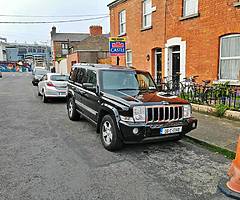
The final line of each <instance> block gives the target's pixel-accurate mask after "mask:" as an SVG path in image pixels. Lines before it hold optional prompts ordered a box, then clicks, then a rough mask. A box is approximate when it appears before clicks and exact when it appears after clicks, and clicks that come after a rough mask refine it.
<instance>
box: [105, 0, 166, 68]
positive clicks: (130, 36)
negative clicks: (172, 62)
mask: <svg viewBox="0 0 240 200" xmlns="http://www.w3.org/2000/svg"><path fill="white" fill-rule="evenodd" d="M163 4H164V2H163V1H158V0H153V6H157V7H158V8H157V12H154V13H153V24H155V25H154V26H153V28H152V29H150V30H146V31H142V30H141V29H142V13H141V10H142V4H141V1H139V0H128V1H126V2H124V3H122V4H120V5H118V6H117V7H115V8H114V9H112V10H111V11H110V15H111V17H110V26H111V36H113V37H116V36H118V34H119V22H118V15H119V12H120V11H122V10H123V9H125V10H126V21H127V24H126V32H127V34H126V36H124V37H126V39H127V49H131V50H132V54H133V66H134V67H136V68H138V69H144V70H147V71H150V72H152V63H153V57H152V56H151V55H152V49H154V48H157V47H163V44H164V42H163V41H164V29H163V27H164V20H162V19H163V18H164V12H163ZM147 55H150V60H149V61H147V59H146V57H147ZM112 62H113V64H116V58H112ZM120 64H121V65H126V61H125V58H124V57H120Z"/></svg>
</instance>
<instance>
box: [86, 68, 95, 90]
mask: <svg viewBox="0 0 240 200" xmlns="http://www.w3.org/2000/svg"><path fill="white" fill-rule="evenodd" d="M86 83H92V84H93V85H95V86H96V85H97V75H96V72H95V71H94V70H88V71H87V80H86Z"/></svg>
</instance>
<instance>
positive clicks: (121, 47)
mask: <svg viewBox="0 0 240 200" xmlns="http://www.w3.org/2000/svg"><path fill="white" fill-rule="evenodd" d="M109 51H110V54H111V56H124V55H125V53H126V38H114V37H111V38H109Z"/></svg>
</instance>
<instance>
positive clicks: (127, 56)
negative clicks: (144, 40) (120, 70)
mask: <svg viewBox="0 0 240 200" xmlns="http://www.w3.org/2000/svg"><path fill="white" fill-rule="evenodd" d="M129 53H131V57H130V58H131V59H130V60H129ZM126 66H127V67H132V50H130V49H128V50H126Z"/></svg>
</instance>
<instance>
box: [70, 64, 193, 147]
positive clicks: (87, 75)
mask: <svg viewBox="0 0 240 200" xmlns="http://www.w3.org/2000/svg"><path fill="white" fill-rule="evenodd" d="M67 110H68V116H69V118H70V120H79V119H81V118H82V117H85V118H86V119H88V120H89V121H90V122H92V123H93V124H95V125H96V131H97V132H98V133H100V138H101V142H102V144H103V146H104V147H105V148H106V149H107V150H111V151H113V150H117V149H120V148H121V147H122V145H123V143H139V142H140V143H142V142H149V141H158V140H179V139H181V138H182V137H183V136H184V135H185V134H186V133H188V132H190V131H191V130H193V129H195V128H196V127H197V119H195V118H193V117H192V116H191V105H190V104H189V103H188V102H187V101H186V100H183V99H181V98H179V97H176V96H172V95H169V94H167V93H164V92H159V91H158V90H157V86H156V84H155V83H154V81H153V78H152V77H151V75H150V74H149V73H148V72H145V71H141V70H136V69H129V68H125V67H117V66H112V65H97V64H75V65H74V66H73V72H72V74H71V77H70V80H69V82H68V94H67Z"/></svg>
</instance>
